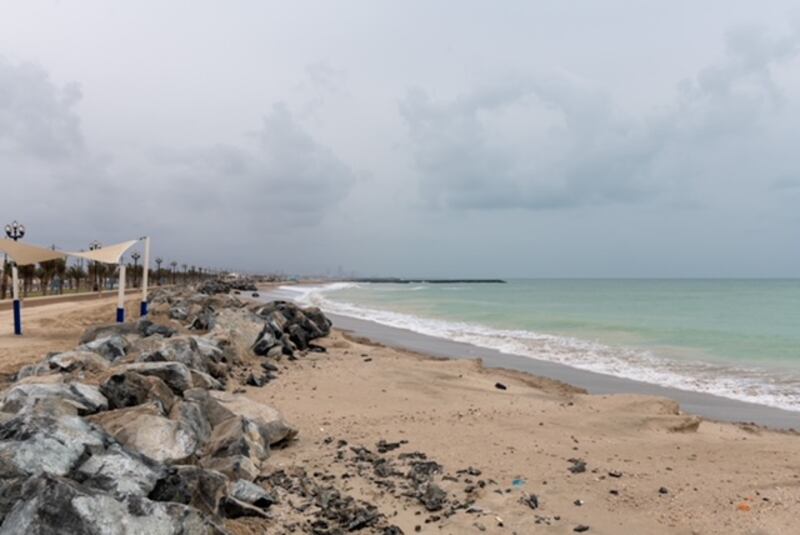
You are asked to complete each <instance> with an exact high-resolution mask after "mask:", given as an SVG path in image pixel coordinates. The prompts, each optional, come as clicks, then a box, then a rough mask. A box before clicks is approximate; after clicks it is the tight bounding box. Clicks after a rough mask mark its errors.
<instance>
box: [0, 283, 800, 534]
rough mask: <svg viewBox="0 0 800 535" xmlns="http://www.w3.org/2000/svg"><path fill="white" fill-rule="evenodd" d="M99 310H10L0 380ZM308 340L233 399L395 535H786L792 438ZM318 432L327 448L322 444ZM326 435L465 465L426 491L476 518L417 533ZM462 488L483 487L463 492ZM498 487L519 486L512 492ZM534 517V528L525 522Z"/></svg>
mask: <svg viewBox="0 0 800 535" xmlns="http://www.w3.org/2000/svg"><path fill="white" fill-rule="evenodd" d="M134 306H135V299H131V300H130V309H131V310H132V309H133V308H134ZM113 307H114V299H113V298H104V299H99V300H98V301H96V302H94V301H90V302H85V301H84V302H80V303H68V302H64V303H59V304H52V305H46V306H42V307H38V308H36V309H30V310H29V311H27V312H26V316H25V325H26V335H25V336H24V337H22V338H20V337H14V336H13V335H12V334H11V328H10V325H11V316H10V313H8V312H4V313H0V333H2V334H0V373H2V374H9V373H13V371H14V370H16V369H17V368H19V366H21V365H23V364H27V363H30V362H34V361H38V360H40V359H41V358H42V357H43V356H44V354H45V353H47V352H48V351H62V350H67V349H70V348H72V347H74V346H75V344H76V342H77V339H78V337H79V336H80V334H81V332H82V331H83V329H84V328H85V327H87V326H89V325H91V324H95V323H101V322H108V321H109V320H111V319H112V318H113V313H114V310H113ZM321 345H323V346H325V347H327V348H328V352H327V353H310V354H308V355H307V356H306V357H303V358H301V359H300V360H298V361H295V362H286V361H284V362H282V363H281V364H280V368H281V373H280V376H279V377H278V379H277V380H275V381H273V382H271V383H269V384H268V385H266V386H265V387H262V388H251V387H248V388H247V393H248V395H249V396H252V397H253V398H254V399H258V400H261V401H266V402H269V403H271V404H273V405H275V406H276V407H277V408H279V409H280V410H281V411H283V413H284V414H285V416H286V417H287V419H288V420H289V422H290V423H291V424H292V425H294V426H295V427H296V428H298V430H299V432H300V434H299V436H298V439H297V441H296V442H294V443H293V444H292V445H291V446H289V447H287V448H285V449H282V450H277V451H275V452H273V455H272V457H271V458H270V461H269V462H270V465H271V466H272V467H274V468H275V469H278V468H286V469H290V468H291V467H303V468H305V469H306V471H308V472H309V473H313V472H315V471H319V472H332V473H334V474H339V475H341V474H343V473H344V472H346V471H347V472H348V473H349V475H351V476H352V477H348V478H345V479H343V478H338V480H337V482H336V484H337V485H338V486H339V487H340V488H343V489H348V490H349V491H350V492H351V493H352V494H353V495H355V496H363V497H364V498H367V499H368V500H369V501H370V502H374V503H376V504H377V505H378V506H379V507H380V509H381V511H382V512H383V513H385V514H386V515H387V516H389V517H390V522H392V523H394V524H396V525H398V526H399V527H401V528H402V529H403V531H404V532H405V533H414V532H415V527H416V526H420V530H421V532H422V533H454V534H455V533H480V532H482V531H484V530H485V532H486V533H507V534H511V533H518V534H526V533H573V529H574V528H575V527H576V526H578V525H580V524H583V525H585V526H588V527H589V528H590V529H589V531H588V532H587V533H589V534H593V533H606V534H611V533H614V534H616V533H630V534H639V533H643V534H649V533H676V534H681V533H686V534H689V533H752V534H762V533H763V534H767V533H769V534H784V533H785V534H790V533H800V528H798V525H797V523H798V521H799V520H800V437H798V436H797V435H796V434H791V433H779V432H774V431H769V430H766V429H762V428H757V427H748V426H737V425H732V424H719V423H713V422H706V421H699V419H697V418H695V417H692V416H687V415H682V414H679V411H678V408H677V406H676V404H675V403H673V402H671V401H669V400H665V399H659V398H653V397H644V396H630V395H624V396H622V395H620V396H589V395H585V394H582V393H580V392H579V391H577V390H576V389H573V388H572V387H569V386H567V385H563V384H560V383H556V382H553V381H549V380H546V379H540V378H536V377H533V376H529V375H526V374H521V373H517V372H510V371H502V370H486V369H483V368H482V367H481V366H480V364H479V363H477V362H475V361H463V360H458V361H455V360H436V359H430V358H426V357H424V356H420V355H415V354H411V353H408V352H403V351H397V350H394V349H391V348H385V347H381V346H378V345H374V344H370V343H369V342H367V341H364V340H353V339H351V338H349V337H348V336H347V335H346V334H343V333H340V332H336V333H334V334H333V335H332V336H331V337H329V338H327V339H324V340H322V341H321ZM370 359H371V360H370ZM496 382H501V383H503V384H505V385H506V386H507V390H500V389H498V388H496V387H495V383H496ZM328 437H332V438H333V439H334V440H333V441H332V442H330V443H327V444H326V443H325V439H326V438H328ZM340 439H343V440H346V441H347V442H348V443H349V446H358V445H363V446H366V447H368V448H370V449H372V450H374V449H375V444H376V443H377V442H378V441H379V440H380V439H385V440H387V441H400V440H407V441H408V443H407V444H405V445H403V446H402V447H401V448H399V449H397V450H395V451H392V452H390V453H388V454H387V457H389V458H396V457H397V455H398V454H400V453H403V452H411V451H421V452H424V453H425V454H427V455H428V457H429V458H431V459H433V460H435V461H437V462H439V463H441V464H442V465H443V466H444V469H445V472H447V473H450V474H453V475H455V474H456V472H457V471H458V470H460V469H466V468H467V467H473V468H476V469H478V470H480V471H481V475H480V476H474V477H470V476H464V475H461V476H459V481H458V482H454V481H444V482H443V483H442V486H443V487H444V488H446V489H447V490H449V491H451V492H453V493H455V494H458V495H460V496H462V497H464V496H466V494H465V493H464V488H465V487H466V486H469V485H470V483H468V482H466V481H465V479H467V478H470V479H472V480H473V484H474V485H475V486H476V489H475V491H474V492H473V493H472V494H473V495H474V497H475V505H476V506H478V507H479V508H481V509H482V510H483V511H484V512H483V513H482V514H481V513H473V514H467V513H465V512H463V511H462V512H459V513H458V514H456V515H455V516H453V517H451V518H449V519H447V520H445V521H444V522H443V523H441V522H440V523H437V524H436V527H434V525H433V524H431V525H428V524H426V523H425V519H426V518H427V517H429V516H430V515H431V513H427V512H426V511H425V510H424V509H423V508H422V507H421V506H420V505H419V504H418V503H416V502H415V501H414V500H413V499H412V498H408V499H402V500H398V499H396V498H392V497H390V496H388V495H386V494H382V489H381V488H380V487H378V486H376V485H375V483H374V481H372V480H371V479H372V478H370V477H362V476H360V475H358V474H355V473H353V471H352V469H351V468H350V467H346V466H345V465H344V464H342V463H341V462H339V461H337V459H336V452H337V449H338V448H337V441H338V440H340ZM569 458H580V459H582V460H584V461H585V462H586V471H585V472H584V473H578V474H573V473H571V472H570V471H569V470H568V467H570V466H571V463H570V462H568V459H569ZM611 472H614V473H615V474H618V473H621V477H612V476H611V475H609V474H610V473H611ZM478 480H483V481H489V480H494V481H496V482H497V484H492V483H488V484H486V486H485V487H484V488H479V487H477V481H478ZM514 480H523V481H524V482H523V483H522V484H518V485H517V486H514V485H513V484H512V481H514ZM518 483H519V482H518ZM661 487H664V488H665V489H666V493H661V492H659V489H660V488H661ZM498 490H499V491H500V492H496V491H498ZM611 491H615V492H616V494H612V493H611ZM530 494H535V495H536V496H537V497H538V499H539V503H540V506H539V508H538V509H537V510H535V511H534V510H532V509H531V508H530V507H529V506H528V505H525V504H523V503H520V499H521V498H524V497H526V496H528V495H530ZM576 500H580V502H578V503H580V504H581V505H576V504H575V503H576ZM537 515H538V517H540V518H542V519H545V520H540V522H545V521H546V522H549V523H550V525H547V524H546V523H540V524H536V523H535V521H536V518H537ZM555 517H559V520H555ZM498 519H499V520H498ZM500 521H502V524H503V526H502V527H501V526H500V525H499V524H500ZM228 528H230V529H231V531H232V532H234V533H237V534H244V533H264V532H265V530H267V531H268V532H270V533H283V532H284V530H282V529H281V527H280V519H276V520H275V521H272V522H268V523H266V524H264V523H263V521H255V520H241V521H231V522H229V523H228Z"/></svg>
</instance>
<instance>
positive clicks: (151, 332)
mask: <svg viewBox="0 0 800 535" xmlns="http://www.w3.org/2000/svg"><path fill="white" fill-rule="evenodd" d="M137 329H138V332H139V334H140V335H142V336H144V337H148V336H155V335H159V336H163V337H164V338H169V337H171V336H174V335H175V334H176V333H177V332H178V331H176V330H175V329H173V328H172V327H167V326H166V325H158V324H156V323H153V322H152V321H150V320H148V319H141V320H139V321H138V323H137Z"/></svg>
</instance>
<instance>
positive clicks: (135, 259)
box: [131, 251, 142, 287]
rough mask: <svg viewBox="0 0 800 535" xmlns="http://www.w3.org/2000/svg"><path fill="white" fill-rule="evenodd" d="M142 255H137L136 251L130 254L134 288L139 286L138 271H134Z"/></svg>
mask: <svg viewBox="0 0 800 535" xmlns="http://www.w3.org/2000/svg"><path fill="white" fill-rule="evenodd" d="M141 257H142V255H140V254H139V252H138V251H134V252H133V253H131V258H133V286H134V287H136V286H138V285H139V270H138V269H136V266H137V265H138V264H139V259H140V258H141Z"/></svg>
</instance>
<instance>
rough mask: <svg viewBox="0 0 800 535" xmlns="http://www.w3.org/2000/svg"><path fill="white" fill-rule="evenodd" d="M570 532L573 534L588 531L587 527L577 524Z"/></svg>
mask: <svg viewBox="0 0 800 535" xmlns="http://www.w3.org/2000/svg"><path fill="white" fill-rule="evenodd" d="M572 531H574V532H575V533H583V532H585V531H589V526H584V525H583V524H579V525H577V526H575V529H573V530H572Z"/></svg>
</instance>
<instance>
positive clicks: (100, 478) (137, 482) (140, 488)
mask: <svg viewBox="0 0 800 535" xmlns="http://www.w3.org/2000/svg"><path fill="white" fill-rule="evenodd" d="M164 471H165V470H164V467H163V465H160V464H158V463H156V462H154V461H153V460H152V459H149V458H147V457H145V456H144V455H142V454H139V453H133V452H130V451H128V450H126V449H124V448H123V447H122V446H120V445H119V444H112V445H111V446H109V447H108V449H107V450H106V451H104V452H100V453H95V454H93V455H92V456H91V457H89V458H88V459H86V461H84V462H83V463H82V464H81V465H80V466H78V467H77V468H76V469H75V470H74V471H73V472H72V473H71V474H70V477H71V478H72V479H74V480H76V481H78V482H79V483H83V484H84V485H86V486H89V487H92V488H95V489H99V490H103V491H106V492H109V493H111V494H113V495H114V496H115V497H117V498H123V497H125V496H147V495H148V494H149V493H150V492H151V491H152V490H153V488H154V487H155V485H156V482H157V481H158V480H159V479H160V478H161V477H163V475H164Z"/></svg>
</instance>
